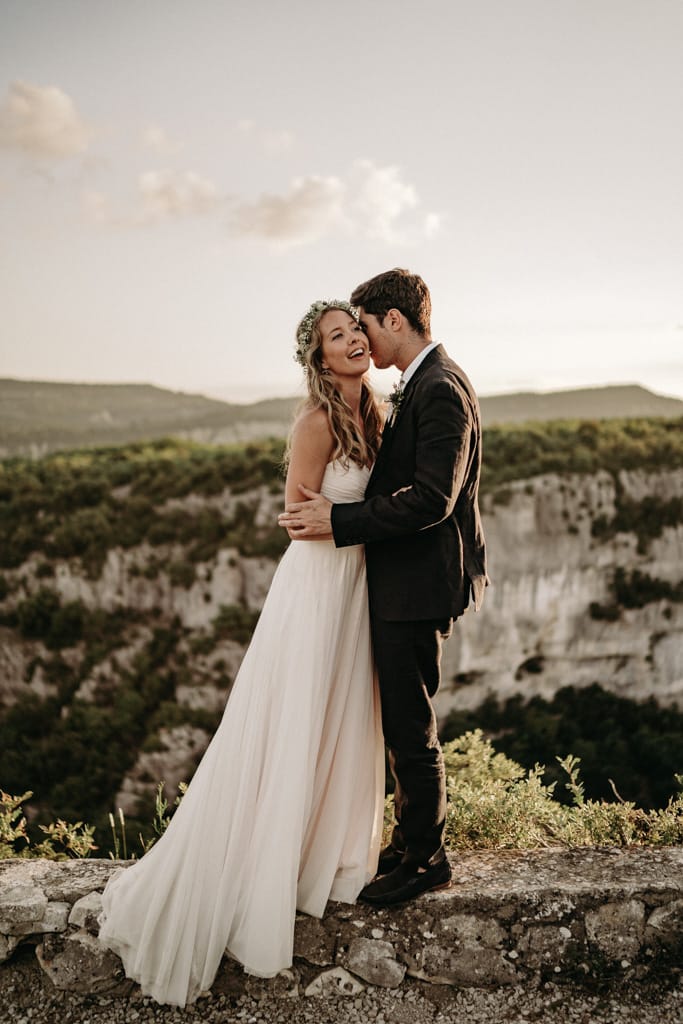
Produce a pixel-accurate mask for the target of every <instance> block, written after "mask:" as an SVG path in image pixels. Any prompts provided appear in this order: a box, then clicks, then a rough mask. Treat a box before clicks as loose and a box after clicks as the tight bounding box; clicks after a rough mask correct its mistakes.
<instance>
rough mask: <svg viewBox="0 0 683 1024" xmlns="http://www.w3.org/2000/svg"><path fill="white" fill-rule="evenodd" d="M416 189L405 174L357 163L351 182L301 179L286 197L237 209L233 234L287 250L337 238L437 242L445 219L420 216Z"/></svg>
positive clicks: (267, 198)
mask: <svg viewBox="0 0 683 1024" xmlns="http://www.w3.org/2000/svg"><path fill="white" fill-rule="evenodd" d="M419 207H420V200H419V197H418V194H417V190H416V189H415V187H414V186H413V185H410V184H408V183H407V182H405V181H403V180H402V179H401V173H400V170H399V168H397V167H393V166H389V167H378V166H377V165H376V164H374V163H373V162H372V161H371V160H356V161H355V163H354V164H353V165H352V167H351V169H350V171H349V173H348V175H347V176H346V179H345V180H343V179H341V178H337V177H326V178H325V177H318V176H308V177H304V178H295V179H294V181H292V183H291V185H290V188H289V190H288V192H286V193H285V194H284V195H270V194H266V195H263V196H261V197H260V198H259V199H257V200H256V201H255V202H251V203H250V202H241V203H238V204H236V206H235V208H234V211H233V216H232V229H233V230H234V231H235V232H236V233H237V234H239V235H241V236H246V237H252V238H261V239H265V240H269V241H274V242H278V243H281V244H287V245H301V244H303V243H307V242H314V241H317V240H318V239H320V238H323V237H325V236H327V235H329V234H332V233H340V234H345V235H347V236H354V237H360V238H367V239H374V240H379V241H383V242H390V243H396V242H400V241H415V240H417V239H420V238H433V237H434V235H435V234H436V233H437V232H438V230H439V226H440V218H439V215H438V214H436V213H428V214H426V215H424V214H422V213H420V211H419Z"/></svg>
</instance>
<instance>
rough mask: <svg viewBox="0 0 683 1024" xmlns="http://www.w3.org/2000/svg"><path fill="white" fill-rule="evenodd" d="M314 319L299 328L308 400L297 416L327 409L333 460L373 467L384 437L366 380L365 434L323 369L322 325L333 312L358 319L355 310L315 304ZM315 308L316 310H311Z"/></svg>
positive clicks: (343, 305) (363, 398)
mask: <svg viewBox="0 0 683 1024" xmlns="http://www.w3.org/2000/svg"><path fill="white" fill-rule="evenodd" d="M314 307H318V308H315V316H314V317H313V319H311V310H309V312H308V313H307V314H306V316H305V317H304V318H303V319H302V321H301V323H300V324H299V326H298V327H297V332H296V337H297V353H296V356H295V358H296V360H297V361H298V362H299V363H301V365H302V366H303V367H304V369H305V372H306V387H307V390H308V397H307V398H305V399H304V401H303V403H302V404H301V405H300V406H299V409H298V410H297V415H296V417H295V422H296V419H297V418H298V416H299V415H300V414H301V413H302V412H303V411H304V410H307V409H324V410H325V412H326V413H327V418H328V421H329V424H330V430H331V431H332V437H333V439H334V450H333V452H332V458H333V459H341V461H342V462H343V463H345V464H347V465H348V463H349V461H351V462H355V463H357V465H359V466H370V465H372V463H373V462H374V460H375V457H376V455H377V451H378V449H379V443H380V436H381V433H382V418H381V416H380V412H379V407H378V405H377V400H376V399H375V396H374V393H373V391H372V388H371V387H370V384H369V382H368V379H367V377H366V376H365V375H364V376H363V379H362V382H361V397H360V413H361V419H362V421H363V430H362V431H361V430H359V428H358V425H357V423H356V421H355V420H354V417H353V413H352V411H351V407H350V406H349V405H348V404H347V402H346V401H345V399H344V396H343V395H342V393H341V391H339V389H338V388H337V386H336V385H335V382H334V378H333V376H332V375H331V374H330V373H329V371H327V370H324V369H323V351H322V343H323V338H322V332H321V330H320V321H321V319H322V318H323V316H324V315H325V313H327V312H329V310H331V309H341V310H343V311H344V312H345V313H349V314H350V315H351V316H354V319H357V316H356V315H355V310H352V308H351V307H350V306H349V304H348V303H346V302H329V303H322V302H319V303H314ZM312 308H313V307H312ZM291 443H292V433H291V432H290V435H289V438H288V440H287V451H286V453H285V463H288V462H289V454H290V451H291Z"/></svg>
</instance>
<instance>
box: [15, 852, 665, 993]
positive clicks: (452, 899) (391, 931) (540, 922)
mask: <svg viewBox="0 0 683 1024" xmlns="http://www.w3.org/2000/svg"><path fill="white" fill-rule="evenodd" d="M451 859H452V863H453V867H454V884H453V886H452V887H451V889H450V890H447V891H445V892H440V893H432V894H428V895H425V896H423V897H421V898H420V899H418V900H416V901H414V902H412V903H409V904H405V905H403V906H401V907H397V908H392V909H385V910H377V909H372V908H370V907H366V906H363V905H361V904H358V905H355V906H349V905H345V904H330V905H329V906H328V908H327V913H326V915H325V917H324V918H323V919H322V920H317V919H315V918H311V917H307V916H305V915H303V914H301V915H299V916H298V918H297V922H296V930H295V945H294V954H295V955H294V963H293V965H292V968H291V970H288V971H283V972H282V973H281V974H280V975H278V977H276V978H274V979H272V980H270V981H263V980H261V979H256V978H249V977H247V976H245V975H244V973H243V972H242V970H241V968H240V967H239V966H238V965H237V964H236V963H235V962H234V961H231V960H227V959H226V960H224V961H223V963H222V965H221V968H220V970H219V973H218V976H217V978H216V981H215V983H214V991H216V992H227V993H231V994H239V993H241V992H245V993H248V992H250V991H252V990H256V989H258V990H259V991H263V989H264V987H265V989H266V990H267V991H268V992H269V993H271V994H282V995H285V994H287V995H291V996H316V995H332V994H335V995H336V994H338V995H339V996H346V995H356V994H358V993H359V992H361V991H362V990H363V989H364V988H366V987H367V986H380V987H383V988H391V989H396V990H398V989H400V987H401V986H402V985H403V984H404V983H405V982H407V981H408V980H409V979H411V978H412V979H420V980H421V981H422V982H425V983H428V984H432V985H441V986H443V985H447V986H452V987H455V988H461V989H469V988H478V987H486V986H495V987H500V986H508V985H514V984H519V983H520V982H522V983H523V982H528V981H532V980H534V979H536V980H538V978H539V976H545V977H551V978H552V977H555V978H561V977H563V976H564V977H566V976H569V977H579V978H584V977H587V976H591V975H593V976H595V975H597V976H601V977H604V976H605V975H609V976H610V977H612V978H616V979H618V980H622V979H623V981H629V980H630V981H633V980H636V981H639V980H643V979H645V978H647V977H648V976H649V975H650V974H651V973H652V972H653V968H657V969H658V970H659V971H660V972H661V970H666V968H667V965H669V964H671V965H673V964H676V963H678V964H680V962H681V953H683V848H680V847H667V848H661V849H653V848H637V847H632V848H629V849H615V848H582V849H574V850H557V849H554V850H535V851H523V852H521V851H503V852H483V853H482V852H478V853H467V854H459V855H451ZM119 866H120V865H119V864H117V863H116V862H113V861H107V860H83V861H64V862H56V863H55V862H50V861H44V860H6V861H0V962H1V961H4V963H2V966H0V972H3V973H4V972H7V971H9V972H11V971H12V969H13V966H12V964H13V956H14V955H15V951H16V950H17V948H18V947H20V946H30V947H34V948H35V954H36V957H37V959H38V962H39V964H40V966H41V968H42V970H43V971H44V972H45V974H46V975H47V976H48V977H49V979H50V980H51V982H52V984H53V985H54V986H55V987H56V988H57V989H60V990H63V991H71V992H78V993H92V994H102V993H106V994H107V995H108V996H127V995H129V994H130V992H131V990H132V989H133V988H134V986H133V983H132V982H130V981H128V980H127V979H126V978H125V977H124V975H123V971H122V967H121V963H120V961H119V960H118V958H117V957H116V956H115V955H114V954H113V953H111V952H109V951H106V950H103V949H101V948H100V946H99V944H98V942H97V938H96V936H97V915H98V913H99V910H100V906H101V900H100V895H99V894H100V893H101V891H102V889H103V888H104V886H105V884H106V881H107V879H108V878H109V876H110V874H111V873H112V871H114V870H116V869H117V868H118V867H119Z"/></svg>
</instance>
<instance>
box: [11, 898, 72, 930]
mask: <svg viewBox="0 0 683 1024" xmlns="http://www.w3.org/2000/svg"><path fill="white" fill-rule="evenodd" d="M70 910H71V907H70V906H69V904H68V903H48V905H47V909H46V910H45V913H44V914H43V916H42V917H41V919H40V921H23V922H22V923H21V924H15V925H13V926H12V929H11V934H13V935H45V934H47V933H48V932H65V931H66V928H67V921H68V917H69V911H70Z"/></svg>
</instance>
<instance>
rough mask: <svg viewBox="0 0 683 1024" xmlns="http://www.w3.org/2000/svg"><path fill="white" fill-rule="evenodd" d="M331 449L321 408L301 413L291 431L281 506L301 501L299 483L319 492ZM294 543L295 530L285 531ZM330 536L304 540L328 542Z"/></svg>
mask: <svg viewBox="0 0 683 1024" xmlns="http://www.w3.org/2000/svg"><path fill="white" fill-rule="evenodd" d="M333 450H334V441H333V438H332V431H331V430H330V424H329V421H328V418H327V413H326V412H325V410H324V409H314V410H311V411H308V412H304V413H303V414H302V415H301V416H299V418H298V419H297V421H296V423H295V424H294V427H293V429H292V441H291V449H290V456H289V465H288V467H287V482H286V483H285V504H287V503H289V502H292V501H300V500H301V491H300V490H299V484H303V486H304V487H308V488H309V489H310V490H312V491H319V490H320V487H321V485H322V482H323V476H324V474H325V467H326V466H327V463H328V462H329V461H330V457H331V455H332V452H333ZM287 532H288V533H289V536H290V537H291V538H292V539H293V540H295V539H296V537H297V534H296V531H295V530H288V531H287ZM331 537H332V534H331V533H329V534H327V535H326V536H318V537H315V538H307V539H309V540H311V539H315V540H329V539H330V538H331Z"/></svg>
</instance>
